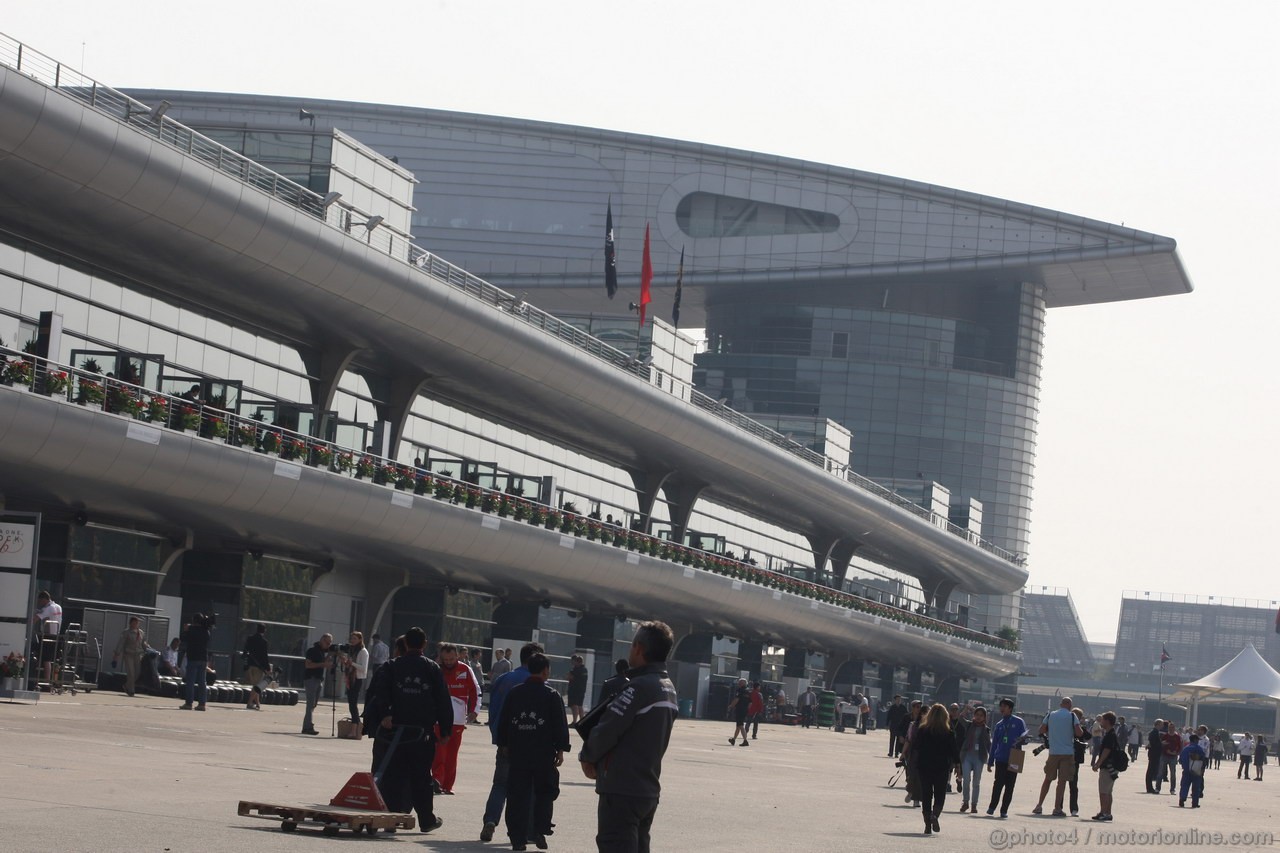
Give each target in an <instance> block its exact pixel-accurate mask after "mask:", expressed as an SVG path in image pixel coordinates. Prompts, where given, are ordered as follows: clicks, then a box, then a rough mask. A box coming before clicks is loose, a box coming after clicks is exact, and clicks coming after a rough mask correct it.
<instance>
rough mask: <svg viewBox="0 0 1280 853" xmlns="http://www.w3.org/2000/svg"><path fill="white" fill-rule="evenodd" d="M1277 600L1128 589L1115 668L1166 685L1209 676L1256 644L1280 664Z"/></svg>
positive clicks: (1120, 675) (1136, 679) (1122, 675)
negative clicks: (1166, 657)
mask: <svg viewBox="0 0 1280 853" xmlns="http://www.w3.org/2000/svg"><path fill="white" fill-rule="evenodd" d="M1275 613H1276V602H1275V601H1266V600H1256V599H1244V598H1222V597H1219V596H1212V595H1211V596H1195V595H1173V594H1169V593H1158V592H1136V591H1132V590H1129V591H1126V592H1125V593H1124V597H1123V601H1122V602H1121V605H1120V623H1119V626H1118V628H1117V631H1116V652H1115V662H1114V663H1113V665H1112V672H1113V673H1114V674H1115V676H1116V677H1117V679H1118V680H1124V681H1131V682H1133V683H1135V685H1137V684H1142V685H1151V686H1154V685H1157V684H1158V683H1159V681H1160V654H1161V650H1162V649H1164V650H1165V651H1167V652H1168V654H1169V660H1168V661H1167V662H1166V663H1165V666H1164V682H1165V684H1166V685H1169V684H1177V683H1182V682H1185V681H1191V680H1194V679H1196V678H1200V677H1201V676H1204V675H1207V674H1208V673H1210V672H1212V671H1213V670H1215V669H1217V668H1218V667H1220V666H1222V665H1223V664H1224V663H1226V662H1227V661H1229V660H1231V658H1232V657H1234V656H1235V655H1236V653H1237V652H1239V651H1240V650H1241V649H1242V648H1244V647H1245V646H1246V645H1248V644H1250V643H1252V644H1253V646H1254V648H1256V649H1257V650H1258V653H1259V654H1261V655H1262V656H1263V658H1265V659H1266V661H1267V663H1269V664H1271V665H1272V666H1277V664H1280V635H1277V634H1276V633H1275Z"/></svg>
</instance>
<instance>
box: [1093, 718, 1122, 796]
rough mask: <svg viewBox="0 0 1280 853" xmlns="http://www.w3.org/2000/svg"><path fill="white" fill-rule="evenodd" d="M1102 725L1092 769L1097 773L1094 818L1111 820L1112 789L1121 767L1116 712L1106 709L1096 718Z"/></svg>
mask: <svg viewBox="0 0 1280 853" xmlns="http://www.w3.org/2000/svg"><path fill="white" fill-rule="evenodd" d="M1098 723H1099V724H1100V725H1101V726H1102V745H1101V746H1099V747H1098V757H1097V758H1095V759H1094V760H1093V770H1094V772H1095V773H1097V774H1098V813H1097V814H1096V815H1094V816H1093V819H1094V820H1111V801H1112V798H1113V797H1112V791H1114V790H1115V786H1116V779H1118V778H1119V777H1120V770H1121V769H1123V767H1120V766H1119V765H1118V763H1117V762H1118V761H1119V760H1121V756H1120V755H1119V754H1118V753H1120V752H1121V750H1120V741H1119V740H1118V739H1117V738H1116V713H1115V711H1108V712H1107V713H1105V714H1103V715H1102V716H1101V717H1099V718H1098ZM1123 760H1124V767H1128V766H1129V765H1128V755H1127V754H1126V755H1124V758H1123Z"/></svg>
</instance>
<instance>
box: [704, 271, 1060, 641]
mask: <svg viewBox="0 0 1280 853" xmlns="http://www.w3.org/2000/svg"><path fill="white" fill-rule="evenodd" d="M833 303H834V304H833ZM1044 311H1045V305H1044V299H1043V296H1042V295H1041V294H1040V293H1039V292H1038V289H1037V288H1036V287H1035V286H1033V285H994V284H993V285H971V286H961V285H949V286H947V287H940V286H932V285H920V286H917V287H903V286H901V285H897V286H895V287H894V288H892V289H886V288H884V287H881V286H871V285H857V284H853V283H850V284H848V285H847V286H845V287H844V288H841V289H839V290H834V289H831V288H828V289H824V290H821V291H818V290H814V291H812V292H811V293H809V294H807V295H806V294H805V293H804V291H798V290H796V289H792V290H788V291H787V292H786V293H785V294H772V293H770V294H761V295H757V296H756V297H755V298H752V299H741V298H734V299H723V300H717V299H712V300H710V301H709V303H708V325H707V339H708V351H707V352H704V353H701V354H699V355H698V357H697V369H696V370H695V374H694V378H695V382H696V384H697V385H698V386H699V388H700V390H702V391H703V392H704V393H706V394H707V395H709V396H711V397H716V398H721V399H725V400H726V405H728V406H730V407H732V408H734V409H736V410H738V411H741V412H744V413H746V414H749V415H754V414H762V415H769V416H798V417H799V416H803V417H809V418H830V419H831V420H833V421H836V422H837V423H839V424H841V425H842V426H844V427H845V428H846V429H848V430H849V431H850V432H852V433H853V447H852V454H851V466H852V468H853V470H854V471H857V472H858V473H860V474H863V475H865V476H868V477H870V478H872V479H875V480H878V481H881V482H883V483H885V484H886V485H890V486H892V485H893V484H898V483H903V482H920V483H929V482H937V483H940V484H942V485H943V486H945V487H947V488H948V489H949V490H950V492H951V497H952V501H953V502H961V503H964V502H967V501H968V500H969V499H970V498H976V499H978V500H979V501H981V502H982V505H983V516H982V525H983V529H982V536H983V537H984V538H986V539H989V540H990V541H992V542H994V543H995V544H997V545H999V546H1000V547H1002V548H1005V549H1006V550H1009V551H1011V552H1013V553H1022V554H1025V553H1026V552H1027V550H1028V536H1029V527H1030V501H1031V481H1032V473H1033V469H1034V448H1035V429H1036V415H1037V404H1038V403H1037V401H1038V394H1039V377H1040V361H1039V353H1040V346H1041V341H1042V335H1043V325H1044ZM972 608H973V609H972V614H971V617H970V622H969V624H970V625H971V626H973V627H976V628H983V627H988V628H990V630H992V631H995V630H997V629H998V628H1000V627H1002V626H1004V625H1010V626H1014V627H1017V626H1018V625H1019V612H1018V596H1016V595H1014V596H982V597H975V601H974V602H973V604H972Z"/></svg>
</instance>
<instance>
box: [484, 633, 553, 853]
mask: <svg viewBox="0 0 1280 853" xmlns="http://www.w3.org/2000/svg"><path fill="white" fill-rule="evenodd" d="M550 667H551V664H550V662H549V661H548V660H547V657H546V655H541V654H535V655H532V656H531V657H530V658H529V663H528V668H529V678H528V680H527V681H525V683H524V684H517V685H516V686H515V687H513V688H512V689H511V692H510V693H508V694H507V697H506V700H505V701H504V702H503V703H502V719H501V720H500V721H499V722H498V749H500V750H503V751H505V752H506V753H507V761H508V762H509V763H510V770H509V775H508V776H507V836H508V837H509V838H510V839H511V849H512V850H525V849H526V845H527V844H528V842H529V841H530V839H529V819H528V815H529V811H530V807H531V806H532V811H533V838H532V840H533V843H534V846H536V847H537V848H538V849H539V850H546V849H547V835H549V834H550V833H551V818H552V814H553V811H552V810H553V803H554V802H555V800H556V798H557V797H559V796H560V771H559V770H557V769H556V768H557V767H559V766H560V765H561V764H563V763H564V754H565V753H566V752H568V751H569V749H570V744H569V726H568V725H567V724H566V723H565V720H564V700H562V699H561V698H560V694H559V693H557V692H556V691H555V690H554V689H553V688H552V687H550V686H549V685H548V684H547V675H548V674H549V673H550Z"/></svg>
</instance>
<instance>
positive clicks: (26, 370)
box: [4, 358, 35, 388]
mask: <svg viewBox="0 0 1280 853" xmlns="http://www.w3.org/2000/svg"><path fill="white" fill-rule="evenodd" d="M34 377H35V368H34V366H33V365H32V364H31V362H29V361H27V360H26V359H25V358H11V359H9V360H8V361H7V362H5V365H4V378H5V380H6V381H7V382H8V383H9V384H12V385H20V386H22V387H24V388H30V387H31V380H32V379H33V378H34Z"/></svg>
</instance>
